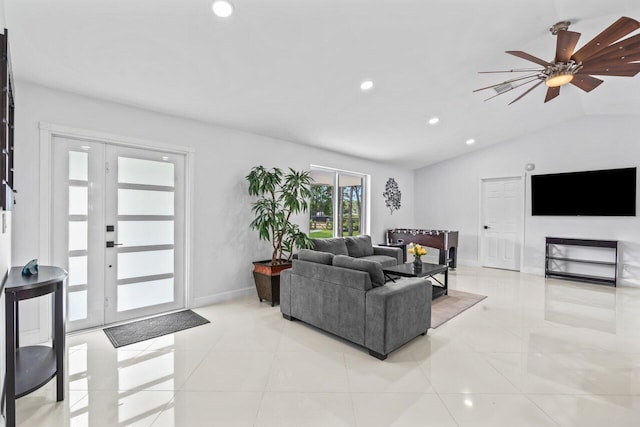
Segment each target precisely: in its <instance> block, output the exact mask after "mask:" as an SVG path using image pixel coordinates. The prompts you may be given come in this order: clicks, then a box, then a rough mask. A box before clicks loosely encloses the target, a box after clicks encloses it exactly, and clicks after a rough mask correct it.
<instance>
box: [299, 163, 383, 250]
mask: <svg viewBox="0 0 640 427" xmlns="http://www.w3.org/2000/svg"><path fill="white" fill-rule="evenodd" d="M310 170H311V172H313V171H318V172H322V173H327V174H333V184H332V185H333V191H332V195H331V201H332V207H333V213H332V216H333V218H332V222H333V237H343V231H342V218H339V215H340V212H341V209H340V203H341V202H342V200H341V197H339V191H338V190H339V188H340V185H339V184H340V176H353V177H357V178H360V179H361V180H362V202H361V203H362V206H361V212H360V215H361V218H360V228H361V230H360V234H361V235H365V234H366V235H370V234H371V233H370V230H371V224H370V220H369V218H370V212H371V211H370V203H369V200H370V197H369V196H370V193H369V188H370V181H371V176H370V175H368V174H365V173H361V172H354V171H348V170H344V169H337V168H331V167H327V166H319V165H313V164H312V165H311V166H310ZM312 185H313V184H312ZM311 215H312V212H311V209H309V218H308V221H307V224H309V234H311V230H310V223H311Z"/></svg>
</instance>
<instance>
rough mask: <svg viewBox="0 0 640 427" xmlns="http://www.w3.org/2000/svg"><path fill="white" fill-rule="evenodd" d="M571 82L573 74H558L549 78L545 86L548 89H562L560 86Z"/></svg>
mask: <svg viewBox="0 0 640 427" xmlns="http://www.w3.org/2000/svg"><path fill="white" fill-rule="evenodd" d="M571 80H573V74H571V73H557V74H552V75H550V76H549V77H547V80H545V82H544V83H545V84H546V85H547V86H548V87H560V86H564V85H566V84H567V83H570V82H571Z"/></svg>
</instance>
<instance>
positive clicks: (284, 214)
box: [246, 166, 312, 265]
mask: <svg viewBox="0 0 640 427" xmlns="http://www.w3.org/2000/svg"><path fill="white" fill-rule="evenodd" d="M246 179H247V181H248V182H249V195H251V196H255V197H257V198H258V200H256V201H255V202H254V203H253V204H252V205H251V211H252V212H253V214H254V216H255V218H254V219H253V221H251V224H250V225H249V226H250V227H251V229H253V230H257V231H258V235H259V237H260V240H266V241H270V242H271V245H272V247H273V252H272V254H271V265H278V264H282V263H285V262H289V261H291V256H292V255H293V251H294V249H295V248H300V249H302V248H309V247H311V244H312V242H311V239H310V238H309V236H307V235H306V234H305V233H304V232H303V231H301V230H300V227H299V226H298V225H297V224H294V223H292V222H291V221H290V219H291V216H292V215H295V214H298V213H302V212H305V211H306V210H307V209H308V208H309V199H310V198H311V189H310V186H311V176H310V173H309V172H307V171H296V170H294V169H291V168H289V172H288V173H286V174H285V173H284V172H283V171H282V170H281V169H279V168H272V169H266V168H265V167H263V166H256V167H254V168H253V169H251V172H250V173H249V175H247V176H246Z"/></svg>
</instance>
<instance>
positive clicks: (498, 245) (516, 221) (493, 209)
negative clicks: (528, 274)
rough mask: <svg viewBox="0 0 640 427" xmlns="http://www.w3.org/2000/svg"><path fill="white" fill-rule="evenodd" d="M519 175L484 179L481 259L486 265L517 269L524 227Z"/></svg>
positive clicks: (481, 214)
mask: <svg viewBox="0 0 640 427" xmlns="http://www.w3.org/2000/svg"><path fill="white" fill-rule="evenodd" d="M522 183H523V180H522V177H508V178H491V179H483V180H482V183H481V208H480V233H479V234H480V261H481V264H482V265H483V266H485V267H492V268H502V269H507V270H516V271H519V270H520V260H521V251H522V227H523V216H524V206H523V184H522Z"/></svg>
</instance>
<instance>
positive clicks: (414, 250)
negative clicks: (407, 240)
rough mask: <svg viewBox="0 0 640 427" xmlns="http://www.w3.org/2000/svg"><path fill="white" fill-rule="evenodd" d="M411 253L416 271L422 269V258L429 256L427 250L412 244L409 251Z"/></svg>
mask: <svg viewBox="0 0 640 427" xmlns="http://www.w3.org/2000/svg"><path fill="white" fill-rule="evenodd" d="M408 251H409V253H410V254H411V255H413V266H414V268H415V269H416V270H419V269H422V260H421V259H420V257H422V255H426V254H427V248H425V247H424V246H420V245H419V244H417V243H411V244H410V245H409V249H408Z"/></svg>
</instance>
